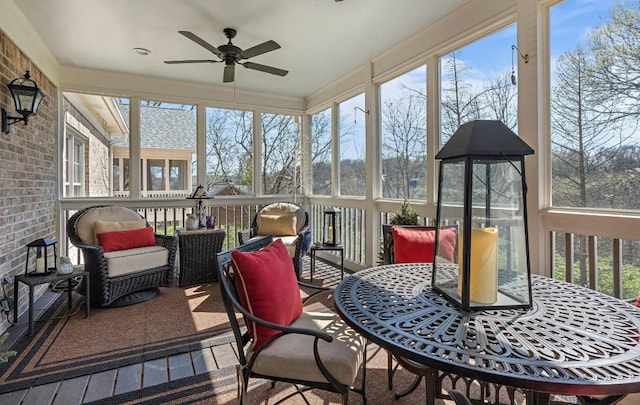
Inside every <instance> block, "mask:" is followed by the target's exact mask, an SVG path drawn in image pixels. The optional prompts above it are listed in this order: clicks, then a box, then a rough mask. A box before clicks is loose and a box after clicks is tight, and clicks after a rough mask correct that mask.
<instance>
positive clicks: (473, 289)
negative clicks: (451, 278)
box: [458, 228, 498, 304]
mask: <svg viewBox="0 0 640 405" xmlns="http://www.w3.org/2000/svg"><path fill="white" fill-rule="evenodd" d="M458 246H459V247H460V248H459V249H458V263H459V267H458V295H459V296H462V269H463V268H464V261H463V257H464V252H463V249H462V248H461V247H462V246H463V239H462V232H460V234H459V239H458ZM469 257H470V259H471V263H470V270H471V272H470V273H471V275H470V277H469V285H470V288H469V301H471V302H475V303H479V304H493V303H494V302H496V301H497V300H498V228H473V229H471V254H470V255H469Z"/></svg>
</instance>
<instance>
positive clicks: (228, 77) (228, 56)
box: [164, 28, 289, 83]
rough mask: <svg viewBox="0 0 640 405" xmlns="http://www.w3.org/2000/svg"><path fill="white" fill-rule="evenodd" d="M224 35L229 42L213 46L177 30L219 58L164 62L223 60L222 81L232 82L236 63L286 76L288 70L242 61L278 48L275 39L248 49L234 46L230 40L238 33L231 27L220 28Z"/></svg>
mask: <svg viewBox="0 0 640 405" xmlns="http://www.w3.org/2000/svg"><path fill="white" fill-rule="evenodd" d="M222 32H224V35H225V36H226V37H227V39H228V40H229V42H227V43H226V44H222V45H220V46H218V47H215V46H213V45H211V44H210V43H208V42H207V41H205V40H204V39H202V38H200V37H199V36H197V35H196V34H194V33H192V32H190V31H178V33H180V34H182V35H183V36H185V37H187V38H188V39H190V40H192V41H193V42H195V43H196V44H198V45H200V46H201V47H203V48H205V49H206V50H208V51H209V52H211V53H213V54H214V55H215V56H217V57H218V58H219V60H215V59H185V60H166V61H164V63H166V64H170V65H175V64H185V63H219V62H224V72H223V75H222V81H223V82H224V83H230V82H233V81H234V79H235V67H236V65H241V66H243V67H246V68H248V69H253V70H258V71H260V72H265V73H269V74H272V75H277V76H286V75H287V73H289V71H287V70H284V69H279V68H276V67H273V66H267V65H261V64H259V63H254V62H249V61H246V62H245V61H244V60H246V59H249V58H253V57H255V56H258V55H262V54H264V53H267V52H271V51H275V50H276V49H280V45H278V43H277V42H275V41H271V40H269V41H266V42H263V43H261V44H258V45H256V46H253V47H251V48H248V49H244V50H243V49H242V48H239V47H237V46H235V45H234V44H233V43H232V42H231V40H232V39H233V38H235V36H236V34H237V33H238V32H237V31H236V30H235V29H233V28H225V29H224V30H222Z"/></svg>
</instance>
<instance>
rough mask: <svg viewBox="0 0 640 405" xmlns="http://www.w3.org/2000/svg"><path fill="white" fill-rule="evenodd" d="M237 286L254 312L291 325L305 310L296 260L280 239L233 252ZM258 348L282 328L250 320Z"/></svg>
mask: <svg viewBox="0 0 640 405" xmlns="http://www.w3.org/2000/svg"><path fill="white" fill-rule="evenodd" d="M231 259H232V261H233V262H232V263H233V269H234V272H235V274H236V276H235V279H236V288H237V290H238V296H239V297H240V302H241V303H242V305H243V306H244V307H245V308H246V309H247V310H248V311H249V312H251V313H252V314H253V315H255V316H257V317H258V318H262V319H264V320H266V321H269V322H273V323H275V324H278V325H285V326H286V325H290V324H291V322H293V321H294V320H296V319H297V318H298V317H299V316H300V314H301V313H302V298H301V297H300V289H299V288H298V281H297V279H296V273H295V271H294V269H293V262H292V261H291V257H290V256H289V252H287V248H286V247H285V246H284V244H283V243H282V241H281V240H275V241H274V242H273V243H272V244H270V245H269V246H267V247H265V248H264V249H262V250H258V251H254V252H241V251H238V250H234V251H232V252H231ZM247 328H248V330H249V334H250V335H251V336H252V338H253V345H252V348H256V347H257V346H259V345H260V344H262V343H263V342H264V341H265V340H266V339H268V338H269V337H271V336H273V335H276V334H278V333H279V331H277V330H274V329H271V328H267V327H264V326H260V325H256V324H255V323H253V322H247Z"/></svg>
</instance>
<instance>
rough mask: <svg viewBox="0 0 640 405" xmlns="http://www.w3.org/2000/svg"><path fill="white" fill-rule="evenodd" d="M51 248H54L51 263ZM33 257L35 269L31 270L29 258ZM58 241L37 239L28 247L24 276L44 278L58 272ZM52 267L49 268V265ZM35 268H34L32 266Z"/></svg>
mask: <svg viewBox="0 0 640 405" xmlns="http://www.w3.org/2000/svg"><path fill="white" fill-rule="evenodd" d="M49 247H53V262H51V258H50V256H51V255H50V253H49ZM31 256H33V257H34V259H35V260H34V261H35V269H30V268H29V258H30V257H31ZM57 261H58V256H57V254H56V241H55V240H53V239H49V238H41V239H36V240H34V241H33V242H30V243H29V244H28V245H27V259H26V260H25V266H24V274H25V275H26V276H44V275H47V274H51V273H55V272H56V262H57ZM50 263H51V264H52V265H53V266H52V267H49V264H50ZM32 267H33V266H32Z"/></svg>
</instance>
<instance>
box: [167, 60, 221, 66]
mask: <svg viewBox="0 0 640 405" xmlns="http://www.w3.org/2000/svg"><path fill="white" fill-rule="evenodd" d="M218 62H222V61H221V60H213V59H186V60H165V61H164V63H166V64H168V65H177V64H179V63H218Z"/></svg>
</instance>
